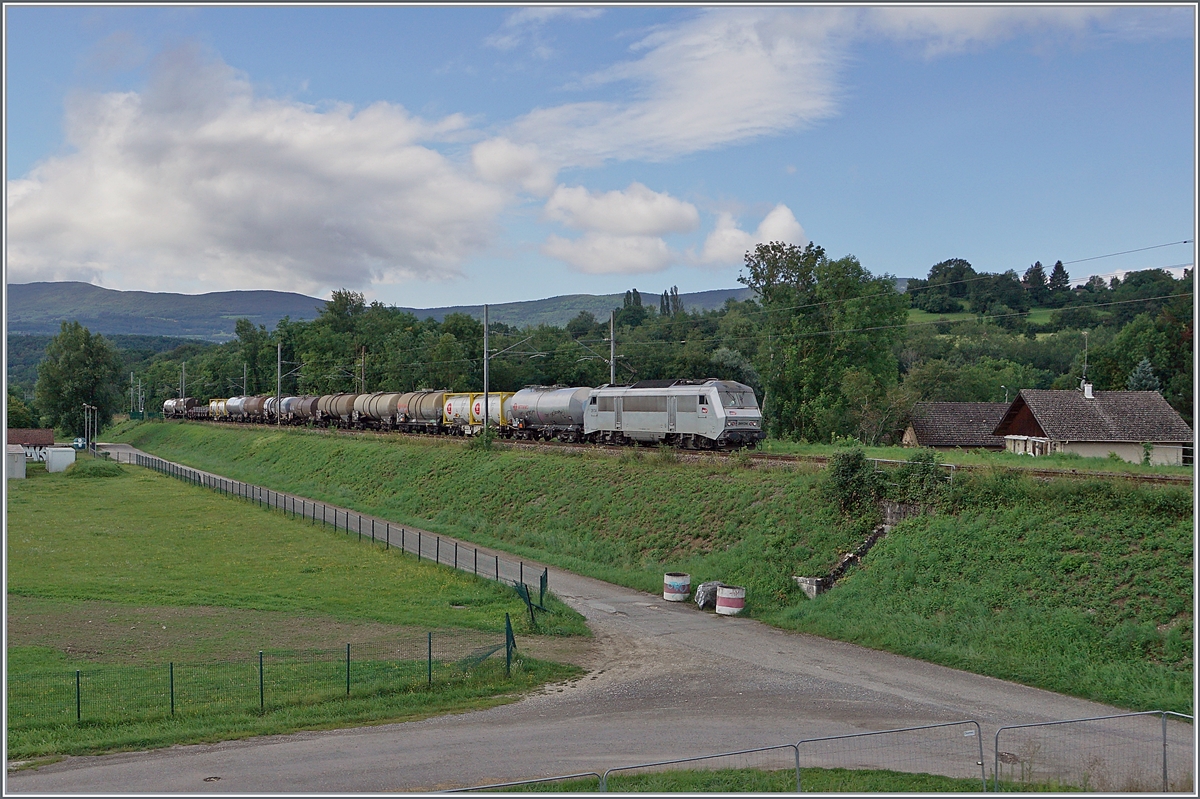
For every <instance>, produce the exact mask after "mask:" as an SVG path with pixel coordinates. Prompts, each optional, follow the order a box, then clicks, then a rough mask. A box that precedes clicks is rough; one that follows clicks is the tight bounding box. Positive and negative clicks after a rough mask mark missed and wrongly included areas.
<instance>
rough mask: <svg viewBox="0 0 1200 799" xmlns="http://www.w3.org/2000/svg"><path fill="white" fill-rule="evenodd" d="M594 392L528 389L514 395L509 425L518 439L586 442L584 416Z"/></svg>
mask: <svg viewBox="0 0 1200 799" xmlns="http://www.w3.org/2000/svg"><path fill="white" fill-rule="evenodd" d="M591 393H592V389H590V388H587V387H579V388H563V387H562V386H526V387H525V388H523V389H521V390H520V391H518V392H517V393H515V394H513V396H512V400H511V402H510V403H509V413H508V418H509V424H510V427H511V428H512V435H513V437H514V438H521V439H526V440H531V441H536V440H538V439H539V438H540V439H542V440H544V441H549V440H551V439H553V438H557V439H560V440H562V441H571V442H574V441H582V440H583V413H584V410H585V409H586V408H587V404H588V396H589V395H590V394H591Z"/></svg>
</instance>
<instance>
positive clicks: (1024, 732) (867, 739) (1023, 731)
mask: <svg viewBox="0 0 1200 799" xmlns="http://www.w3.org/2000/svg"><path fill="white" fill-rule="evenodd" d="M1170 717H1174V718H1176V719H1179V720H1187V721H1189V722H1190V721H1192V720H1193V719H1192V717H1191V716H1187V715H1184V714H1181V713H1173V712H1171V711H1160V710H1154V711H1147V712H1144V713H1126V714H1120V715H1115V716H1098V717H1094V718H1087V719H1070V720H1066V721H1052V722H1043V723H1039V724H1022V725H1008V726H1003V727H1000V728H999V730H997V732H996V739H995V740H996V744H995V759H994V766H993V773H992V775H990V776H991V777H992V779H990V780H989V775H988V774H987V770H986V768H987V767H986V762H985V760H984V753H983V736H982V732H981V729H980V726H979V722H978V721H975V720H973V719H971V720H965V721H955V722H947V723H943V724H928V725H922V726H917V727H903V728H898V729H892V730H880V731H877V732H863V733H851V734H847V735H831V736H825V737H820V738H807V739H804V740H801V741H798V742H797V743H794V744H790V743H789V744H779V745H777V746H766V747H759V748H756V749H743V750H738V751H732V752H720V753H717V754H710V755H698V756H695V757H684V758H674V759H671V760H660V761H655V762H650V763H638V764H635V765H628V766H616V767H613V768H609V769H607V770H597V771H594V772H581V773H576V774H564V775H561V776H554V777H539V778H536V779H530V780H520V781H512V782H502V783H492V784H489V785H478V786H474V787H470V788H455V789H451V790H447V791H443V793H466V792H473V791H494V790H503V789H515V788H520V787H522V786H524V787H530V788H534V787H535V786H539V785H543V786H545V785H550V784H552V783H558V782H566V781H568V780H589V779H591V778H595V779H596V790H598V791H600V792H606V791H609V790H612V789H614V788H615V789H622V788H623V787H625V786H623V785H621V784H612V783H610V779H611V778H612V777H632V776H636V775H652V774H662V773H666V772H670V771H674V770H679V769H686V770H691V771H710V770H717V769H720V770H726V769H740V770H745V769H753V770H756V771H760V772H784V771H786V772H792V773H794V778H792V777H789V780H788V782H789V783H790V784H794V785H795V791H796V792H797V793H800V792H803V791H805V790H806V788H805V783H804V774H806V773H807V774H808V775H809V777H810V778H812V777H813V776H815V774H814V771H815V770H817V769H821V770H835V769H837V770H845V771H859V772H862V771H868V772H869V771H889V772H900V773H907V774H929V775H938V776H945V777H956V778H959V779H965V780H970V781H972V782H973V783H974V785H975V786H976V787H975V790H977V791H980V792H986V791H988V790H989V789H990V790H991V791H1022V790H1026V791H1027V790H1031V789H1033V790H1056V789H1062V790H1073V791H1078V790H1083V791H1086V792H1096V791H1142V792H1151V793H1157V792H1162V793H1166V792H1180V793H1188V794H1192V793H1194V790H1193V787H1192V786H1193V784H1194V771H1193V769H1194V737H1193V734H1192V733H1193V728H1192V726H1191V725H1190V724H1168V721H1169V719H1170ZM1002 740H1003V742H1004V746H1006V747H1008V748H1014V747H1015V748H1019V749H1022V751H1023V752H1024V753H1025V755H1024V759H1020V760H1011V759H1009V758H1008V757H1007V756H1008V755H1010V753H1009V752H1007V751H1002V750H1001V748H1000V746H1001V741H1002ZM1168 752H1173V753H1174V754H1173V755H1172V756H1171V757H1170V759H1168ZM1017 757H1020V756H1017ZM1013 767H1015V768H1013ZM664 790H669V789H664ZM731 790H732V789H731ZM807 790H814V789H813V788H807ZM817 790H822V791H825V790H833V789H830V788H828V787H820V788H818V789H817Z"/></svg>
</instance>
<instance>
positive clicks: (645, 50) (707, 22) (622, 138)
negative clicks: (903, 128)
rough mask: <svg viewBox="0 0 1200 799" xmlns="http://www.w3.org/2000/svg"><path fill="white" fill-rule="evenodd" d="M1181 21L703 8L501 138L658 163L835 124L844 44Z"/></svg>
mask: <svg viewBox="0 0 1200 799" xmlns="http://www.w3.org/2000/svg"><path fill="white" fill-rule="evenodd" d="M1167 12H1179V13H1169V14H1168V13H1167ZM1188 14H1189V10H1186V9H1183V10H1181V9H1150V10H1149V11H1148V12H1147V13H1145V14H1143V13H1141V12H1140V10H1139V11H1138V12H1137V13H1131V12H1130V11H1129V10H1128V9H1115V8H1108V7H1086V6H1064V7H1025V6H1009V7H1005V6H998V7H991V6H957V7H956V6H930V7H911V6H896V7H888V6H881V7H875V8H836V7H812V8H781V9H773V8H757V9H747V8H718V9H708V10H704V11H702V12H700V13H697V14H695V15H694V16H692V17H691V18H690V19H688V20H686V21H685V22H683V23H681V24H678V25H674V26H671V27H664V28H660V29H657V30H655V31H654V32H653V33H651V34H650V35H648V36H646V37H644V38H643V39H641V40H640V41H639V42H637V43H636V44H635V45H634V46H633V47H632V48H631V53H632V56H633V57H631V58H630V59H629V60H627V61H624V62H621V63H618V64H615V65H613V66H610V67H608V68H606V69H603V70H600V71H598V72H595V73H593V74H591V75H589V76H586V77H585V78H583V79H582V80H578V81H575V82H573V83H572V84H571V85H570V86H569V87H568V88H571V89H574V90H577V91H598V90H604V89H606V88H607V89H611V92H610V94H611V95H612V96H611V98H610V99H589V100H583V101H580V102H573V103H565V104H562V105H557V106H552V107H547V108H538V109H535V110H533V111H531V112H529V113H528V114H526V115H525V116H523V117H521V118H519V119H517V120H515V121H514V122H513V123H512V125H511V126H510V127H509V129H508V131H507V132H506V135H507V136H508V137H509V138H511V139H513V140H514V141H519V142H534V143H537V144H538V146H539V147H540V149H541V152H542V153H543V154H544V155H545V157H547V158H550V159H551V160H553V161H554V162H555V163H558V164H560V165H561V166H564V167H565V166H596V165H599V164H601V163H604V162H605V161H610V160H618V161H630V160H648V161H661V160H667V159H670V158H673V157H677V156H680V155H685V154H689V153H694V152H699V151H704V150H710V149H713V148H717V147H722V146H727V145H731V144H737V143H742V142H747V141H751V140H753V139H756V138H760V137H764V136H773V135H779V134H783V133H789V132H794V131H797V130H801V129H803V128H805V127H807V126H809V125H811V124H814V123H816V122H819V121H821V120H823V119H827V118H829V117H832V116H834V115H835V114H836V113H837V112H838V105H839V101H840V99H841V97H842V94H843V89H842V87H841V85H840V82H839V78H838V75H839V72H840V69H841V66H842V64H843V63H844V62H845V61H846V60H847V59H848V58H849V57H850V56H849V55H848V54H849V53H850V52H851V50H852V48H855V47H864V46H868V47H869V46H871V45H872V44H873V43H874V42H877V41H879V40H880V39H886V40H892V41H900V42H906V43H909V44H911V45H913V46H914V47H916V48H918V50H919V51H920V52H922V53H923V54H924V55H925V56H926V57H936V56H943V55H948V54H953V53H957V52H960V51H963V50H966V49H971V48H975V49H980V48H983V47H987V46H991V45H995V44H997V43H1000V42H1002V41H1005V40H1008V39H1011V38H1013V37H1015V36H1018V35H1026V36H1029V37H1030V38H1031V39H1032V40H1033V41H1034V42H1035V43H1038V44H1039V45H1044V44H1045V43H1046V42H1050V41H1057V40H1060V39H1061V38H1062V37H1064V36H1066V37H1072V36H1074V37H1081V36H1082V35H1084V34H1089V35H1098V36H1119V37H1123V38H1130V37H1135V38H1136V37H1143V38H1144V37H1149V36H1166V35H1169V34H1168V33H1167V31H1169V30H1170V29H1171V28H1172V25H1171V24H1170V23H1171V22H1174V24H1175V29H1176V30H1178V29H1180V28H1181V27H1183V28H1185V29H1186V30H1189V31H1190V30H1192V28H1193V27H1194V26H1193V24H1192V21H1191V17H1190V16H1189V15H1188ZM1185 17H1186V19H1185ZM1147 20H1150V21H1147ZM1183 22H1187V23H1188V24H1187V25H1186V26H1183V25H1182V23H1183Z"/></svg>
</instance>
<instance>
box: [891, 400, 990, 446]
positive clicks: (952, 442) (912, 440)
mask: <svg viewBox="0 0 1200 799" xmlns="http://www.w3.org/2000/svg"><path fill="white" fill-rule="evenodd" d="M1006 410H1008V403H1004V402H918V403H917V404H916V406H915V407H914V408H913V413H912V422H911V423H910V424H909V425H908V429H907V430H905V431H904V446H906V447H931V448H933V449H936V450H951V449H958V448H962V449H989V450H1002V449H1004V437H1003V436H997V435H993V434H992V431H993V430H995V429H996V425H997V424H999V422H1000V420H1001V419H1002V418H1004V412H1005V411H1006Z"/></svg>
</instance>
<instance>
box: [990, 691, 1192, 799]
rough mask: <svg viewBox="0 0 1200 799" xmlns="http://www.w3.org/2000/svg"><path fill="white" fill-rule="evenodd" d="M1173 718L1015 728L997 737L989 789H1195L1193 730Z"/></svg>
mask: <svg viewBox="0 0 1200 799" xmlns="http://www.w3.org/2000/svg"><path fill="white" fill-rule="evenodd" d="M1171 717H1176V718H1184V719H1189V720H1190V719H1191V716H1184V715H1182V714H1180V713H1172V712H1171V711H1158V710H1154V711H1147V712H1143V713H1121V714H1116V715H1112V716H1097V717H1094V718H1086V719H1069V720H1066V721H1051V722H1044V723H1040V724H1014V725H1010V726H1007V727H1001V728H1000V729H999V730H997V731H996V738H995V743H994V748H993V752H992V757H993V772H992V773H993V775H994V777H993V784H994V786H996V787H997V788H999V787H1000V786H1002V785H1003V784H1005V783H1007V784H1008V785H1012V786H1017V787H1026V786H1042V787H1049V788H1051V789H1053V788H1054V787H1057V786H1063V787H1070V788H1076V789H1080V790H1083V791H1089V792H1093V791H1095V792H1104V793H1110V792H1118V791H1119V792H1132V791H1150V792H1156V791H1164V792H1166V791H1185V792H1191V791H1192V790H1193V786H1194V777H1195V775H1194V773H1193V770H1192V769H1193V761H1194V759H1195V737H1194V735H1193V729H1192V728H1191V727H1186V728H1182V729H1181V728H1178V727H1177V726H1176V725H1170V724H1168V721H1169V719H1170V718H1171Z"/></svg>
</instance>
